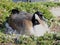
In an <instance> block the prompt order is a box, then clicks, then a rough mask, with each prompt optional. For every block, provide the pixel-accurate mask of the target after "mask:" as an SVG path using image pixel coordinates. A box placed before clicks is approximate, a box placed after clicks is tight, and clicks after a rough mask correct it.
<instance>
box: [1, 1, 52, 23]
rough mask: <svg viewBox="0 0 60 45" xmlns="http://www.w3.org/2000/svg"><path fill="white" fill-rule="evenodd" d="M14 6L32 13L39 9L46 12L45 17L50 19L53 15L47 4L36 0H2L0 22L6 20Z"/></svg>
mask: <svg viewBox="0 0 60 45" xmlns="http://www.w3.org/2000/svg"><path fill="white" fill-rule="evenodd" d="M46 5H47V4H46ZM13 8H18V9H19V10H20V11H21V10H22V11H26V12H29V13H32V14H33V13H34V12H35V11H37V10H38V11H41V12H42V13H43V14H44V16H45V18H47V19H48V20H50V19H51V18H52V17H53V15H52V14H51V12H49V10H48V9H47V7H46V6H45V4H42V3H35V2H32V3H30V2H17V3H14V2H12V0H5V1H4V0H1V1H0V15H1V16H0V23H3V22H4V21H6V17H8V16H9V15H10V11H11V10H12V9H13Z"/></svg>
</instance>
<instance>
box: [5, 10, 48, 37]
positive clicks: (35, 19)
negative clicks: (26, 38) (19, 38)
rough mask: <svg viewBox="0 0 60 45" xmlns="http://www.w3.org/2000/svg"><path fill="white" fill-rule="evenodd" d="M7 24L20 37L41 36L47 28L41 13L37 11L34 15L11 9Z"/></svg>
mask: <svg viewBox="0 0 60 45" xmlns="http://www.w3.org/2000/svg"><path fill="white" fill-rule="evenodd" d="M8 24H9V26H10V27H12V29H14V30H16V31H17V32H18V33H19V34H21V35H35V36H41V35H43V34H44V33H45V32H46V31H47V28H48V27H47V25H46V24H45V22H44V18H43V15H42V13H41V12H39V11H36V12H35V13H34V14H30V13H27V12H24V11H18V10H17V9H13V10H12V13H11V15H10V17H9V19H8ZM6 27H7V25H6ZM36 28H37V29H38V30H37V29H36Z"/></svg>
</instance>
